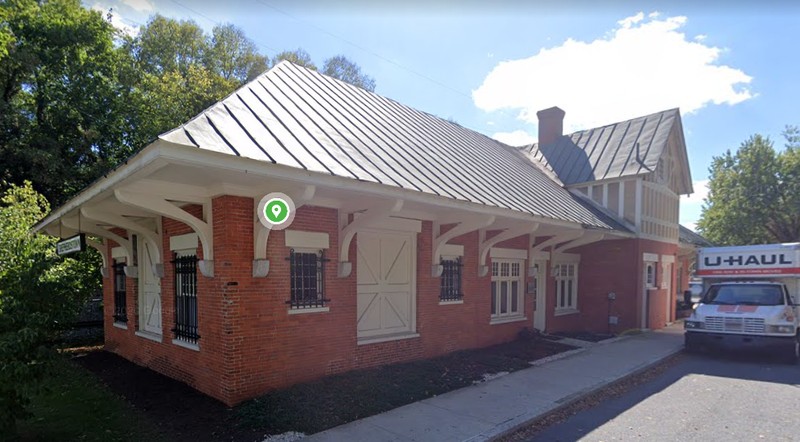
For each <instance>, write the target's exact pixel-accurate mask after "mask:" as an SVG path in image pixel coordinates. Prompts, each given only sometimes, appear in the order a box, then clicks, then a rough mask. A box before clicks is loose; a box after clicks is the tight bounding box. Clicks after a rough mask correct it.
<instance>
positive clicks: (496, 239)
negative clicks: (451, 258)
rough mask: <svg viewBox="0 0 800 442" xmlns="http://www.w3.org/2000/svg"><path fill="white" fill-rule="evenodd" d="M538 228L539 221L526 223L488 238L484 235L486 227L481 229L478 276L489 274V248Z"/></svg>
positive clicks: (479, 235)
mask: <svg viewBox="0 0 800 442" xmlns="http://www.w3.org/2000/svg"><path fill="white" fill-rule="evenodd" d="M538 228H539V223H533V224H528V225H525V226H522V227H514V228H510V229H506V230H504V231H502V232H500V233H498V234H497V235H495V236H493V237H491V238H490V239H484V238H485V237H486V229H481V230H480V231H479V232H480V233H479V234H478V276H479V277H481V278H482V277H484V276H486V275H488V274H489V265H488V264H487V263H486V260H487V259H488V258H489V250H491V248H492V247H494V246H495V245H496V244H499V243H501V242H503V241H506V240H509V239H511V238H516V237H518V236H521V235H527V234H530V233H533V232H535V231H536V230H537V229H538Z"/></svg>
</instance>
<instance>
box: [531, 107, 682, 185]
mask: <svg viewBox="0 0 800 442" xmlns="http://www.w3.org/2000/svg"><path fill="white" fill-rule="evenodd" d="M679 120H680V113H679V111H678V109H670V110H666V111H663V112H658V113H655V114H652V115H647V116H644V117H639V118H634V119H632V120H628V121H623V122H620V123H614V124H609V125H607V126H603V127H597V128H594V129H588V130H584V131H580V132H575V133H573V134H571V135H564V136H562V137H559V138H558V139H557V140H556V141H555V142H554V143H550V144H546V145H542V146H540V145H539V144H537V143H534V144H532V145H529V146H525V147H523V148H522V151H523V152H524V153H525V154H526V155H528V156H529V157H531V158H533V159H534V160H536V161H539V162H540V164H542V165H543V166H544V167H545V168H547V169H548V170H551V171H552V172H554V173H555V174H556V176H558V178H559V179H560V180H561V182H563V183H564V184H565V185H567V186H570V185H574V184H580V183H587V182H592V181H598V180H604V179H609V178H620V177H625V176H635V175H641V174H645V173H650V172H652V171H654V170H655V168H656V166H657V165H658V160H659V159H660V158H661V155H662V154H663V153H664V152H665V151H666V149H667V140H668V139H669V134H670V131H671V130H672V127H673V125H675V124H676V121H679ZM678 124H679V123H678Z"/></svg>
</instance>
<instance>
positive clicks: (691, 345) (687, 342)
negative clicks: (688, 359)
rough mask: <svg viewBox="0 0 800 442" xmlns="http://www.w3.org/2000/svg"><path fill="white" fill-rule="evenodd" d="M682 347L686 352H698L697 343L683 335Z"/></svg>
mask: <svg viewBox="0 0 800 442" xmlns="http://www.w3.org/2000/svg"><path fill="white" fill-rule="evenodd" d="M683 347H684V348H685V349H686V353H691V354H696V353H698V348H697V344H696V343H695V342H694V341H692V340H691V339H689V337H688V336H685V335H684V337H683Z"/></svg>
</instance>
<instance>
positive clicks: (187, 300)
mask: <svg viewBox="0 0 800 442" xmlns="http://www.w3.org/2000/svg"><path fill="white" fill-rule="evenodd" d="M172 264H173V269H174V271H175V328H173V329H172V331H173V332H174V333H175V339H176V340H177V341H183V342H187V343H189V344H197V340H198V339H200V335H199V334H198V333H197V324H198V322H197V319H198V318H197V256H196V255H195V254H194V251H191V252H177V253H175V258H174V259H173V260H172Z"/></svg>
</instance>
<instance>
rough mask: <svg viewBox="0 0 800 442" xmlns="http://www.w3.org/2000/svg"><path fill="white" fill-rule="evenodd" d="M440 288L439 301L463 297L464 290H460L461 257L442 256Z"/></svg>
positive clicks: (457, 299)
mask: <svg viewBox="0 0 800 442" xmlns="http://www.w3.org/2000/svg"><path fill="white" fill-rule="evenodd" d="M440 264H441V265H442V276H441V280H442V283H441V288H440V290H439V301H441V302H448V301H461V300H462V299H464V292H463V291H462V290H461V268H462V265H461V257H460V256H458V257H449V258H442V260H441V261H440Z"/></svg>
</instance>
